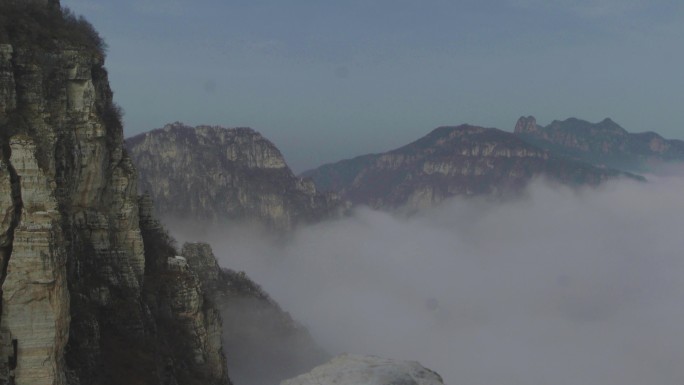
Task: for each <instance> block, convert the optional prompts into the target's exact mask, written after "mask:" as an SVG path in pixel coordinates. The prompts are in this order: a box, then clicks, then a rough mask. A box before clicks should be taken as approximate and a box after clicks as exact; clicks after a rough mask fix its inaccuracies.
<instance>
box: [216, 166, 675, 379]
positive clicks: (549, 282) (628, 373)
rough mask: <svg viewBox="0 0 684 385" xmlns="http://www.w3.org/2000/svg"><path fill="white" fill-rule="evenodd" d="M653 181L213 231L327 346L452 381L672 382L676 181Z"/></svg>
mask: <svg viewBox="0 0 684 385" xmlns="http://www.w3.org/2000/svg"><path fill="white" fill-rule="evenodd" d="M671 174H677V173H671ZM679 175H681V173H679ZM651 179H652V180H653V181H654V182H651V183H646V184H644V183H636V182H630V181H620V182H615V183H611V184H609V185H606V186H605V187H603V188H601V189H598V190H585V191H582V192H579V193H578V192H573V191H570V190H566V189H563V188H553V187H549V186H547V185H545V184H544V183H541V182H539V183H536V184H535V185H534V186H533V187H532V188H531V189H530V190H529V194H528V195H527V197H526V198H525V199H522V200H519V201H516V202H508V203H502V204H491V203H485V202H483V201H477V200H475V201H463V200H454V201H451V202H449V203H447V204H445V205H443V206H440V207H438V208H436V209H435V210H432V211H427V212H423V213H421V214H420V215H417V216H414V217H411V218H398V217H395V216H392V215H389V214H386V213H381V212H375V211H371V210H364V209H361V210H358V211H357V212H356V213H355V215H354V216H352V217H350V218H347V219H344V220H339V221H332V222H329V223H324V224H320V225H317V226H312V227H307V228H303V229H301V230H300V231H298V232H297V233H296V234H295V235H294V236H293V237H292V238H290V239H288V240H284V241H283V240H281V241H274V242H273V243H269V242H268V241H266V240H265V238H264V236H263V234H262V235H255V234H254V233H253V232H251V231H250V230H246V229H242V230H240V228H234V229H229V230H226V229H215V230H216V233H215V234H213V235H208V236H207V237H208V239H209V240H210V241H213V246H214V251H215V254H216V255H218V256H222V259H221V263H222V264H223V265H225V266H228V267H231V268H234V269H239V270H246V271H247V273H248V274H249V275H251V276H252V278H254V279H255V280H256V281H257V282H259V283H260V284H262V285H263V286H264V287H265V288H266V289H267V290H268V291H269V292H270V293H271V294H272V295H273V297H275V298H276V299H277V300H278V301H280V303H281V305H283V307H284V308H285V309H286V310H288V311H290V312H291V313H292V314H293V316H295V317H296V318H298V319H300V320H301V321H303V322H304V323H305V324H307V325H308V326H309V327H310V330H311V331H312V332H313V334H314V335H315V336H316V337H317V338H318V339H319V340H320V342H321V343H322V344H323V345H324V346H325V347H326V348H328V349H329V350H331V351H333V352H341V351H347V352H355V353H372V354H379V355H383V356H389V357H396V358H402V359H414V360H419V361H421V362H422V363H423V364H424V365H426V366H427V367H431V368H433V369H435V370H437V371H438V372H439V373H440V374H442V375H443V376H444V377H445V381H446V383H452V384H455V383H463V384H490V385H499V384H501V385H504V384H506V385H511V384H531V383H538V384H542V383H553V384H560V385H564V384H568V385H571V384H572V385H576V384H602V385H618V384H620V385H641V384H645V383H649V384H662V385H674V384H680V383H682V381H684V368H682V366H681V365H680V364H681V363H680V362H679V361H680V358H681V357H684V307H682V306H681V298H684V258H683V257H682V250H684V238H683V237H681V230H682V228H684V204H683V202H682V197H681V191H684V178H681V177H678V176H674V177H652V178H651Z"/></svg>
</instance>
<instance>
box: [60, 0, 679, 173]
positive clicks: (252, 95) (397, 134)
mask: <svg viewBox="0 0 684 385" xmlns="http://www.w3.org/2000/svg"><path fill="white" fill-rule="evenodd" d="M62 5H64V6H67V7H69V8H71V9H72V10H73V11H74V12H76V13H77V14H82V15H84V16H86V17H87V18H88V19H89V20H90V21H91V22H92V23H93V25H94V26H95V27H96V28H97V29H98V31H100V33H101V35H102V36H103V37H104V38H105V40H106V41H107V43H108V45H109V51H108V57H107V68H108V70H109V73H110V81H111V86H112V88H113V90H114V93H115V95H114V97H115V101H116V102H117V103H118V104H119V105H121V106H122V107H123V109H124V111H125V117H124V124H125V133H126V135H127V136H131V135H134V134H137V133H141V132H144V131H148V130H151V129H154V128H158V127H162V126H163V125H164V124H166V123H170V122H174V121H182V122H184V123H186V124H189V125H198V124H211V125H222V126H226V127H237V126H248V127H252V128H254V129H256V130H257V131H259V132H261V133H262V134H263V135H264V136H266V137H267V138H269V139H270V140H271V141H273V142H274V143H275V145H276V146H278V147H279V148H280V150H281V151H282V152H283V154H284V155H285V159H286V160H287V162H288V164H289V165H290V166H291V167H292V168H293V169H294V170H295V171H296V172H300V171H304V170H306V169H308V168H313V167H316V166H318V165H320V164H322V163H325V162H332V161H337V160H340V159H343V158H349V157H353V156H356V155H361V154H365V153H369V152H381V151H386V150H389V149H392V148H395V147H398V146H400V145H403V144H406V143H408V142H411V141H413V140H415V139H417V138H419V137H421V136H423V135H425V134H426V133H427V132H429V131H430V130H432V129H433V128H435V127H437V126H440V125H458V124H462V123H470V124H476V125H482V126H487V127H497V128H500V129H503V130H508V131H511V130H512V129H513V127H514V125H515V122H516V120H517V118H518V117H519V116H521V115H530V114H531V115H534V116H536V117H537V121H538V123H540V124H542V125H546V124H548V123H550V122H551V121H552V120H554V119H566V118H568V117H577V118H580V119H585V120H589V121H593V122H597V121H600V120H602V119H603V118H606V117H610V118H612V119H613V120H615V121H616V122H617V123H618V124H620V125H622V126H623V127H624V128H625V129H627V130H628V131H631V132H638V131H648V130H652V131H656V132H658V133H660V134H661V135H663V136H665V137H667V138H678V139H684V108H682V101H683V100H684V76H683V74H682V69H684V50H683V49H682V48H683V47H682V46H683V44H682V43H683V42H684V3H682V2H681V1H676V0H650V1H645V0H574V1H572V0H568V1H562V0H546V1H544V0H462V1H447V0H421V1H417V0H364V1H360V0H347V1H340V0H335V1H333V0H318V1H313V0H291V1H285V0H232V1H225V0H223V1H219V0H193V1H190V0H164V1H162V0H137V1H131V0H119V1H114V2H113V1H105V0H62Z"/></svg>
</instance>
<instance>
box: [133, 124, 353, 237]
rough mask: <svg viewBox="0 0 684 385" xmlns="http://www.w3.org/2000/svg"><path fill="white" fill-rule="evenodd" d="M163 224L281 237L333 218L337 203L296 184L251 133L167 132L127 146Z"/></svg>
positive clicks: (177, 128)
mask: <svg viewBox="0 0 684 385" xmlns="http://www.w3.org/2000/svg"><path fill="white" fill-rule="evenodd" d="M126 147H127V149H128V151H129V153H130V155H131V158H132V159H133V163H134V164H135V166H136V168H137V169H138V171H139V173H140V188H141V190H143V191H148V192H149V193H150V194H151V195H152V198H153V199H154V202H155V208H156V210H157V212H158V213H159V214H160V215H161V216H162V217H163V219H164V220H174V219H176V220H183V221H200V222H207V221H208V222H211V223H221V222H228V221H235V220H256V221H258V222H260V223H262V224H266V225H268V226H271V227H275V228H279V229H290V228H292V227H293V226H295V225H296V224H299V223H306V222H312V221H317V220H321V219H324V218H328V217H331V216H335V215H337V214H338V213H339V212H340V210H341V209H343V206H344V205H343V204H342V202H341V201H340V200H339V199H338V198H337V197H336V196H335V195H334V194H321V193H318V192H317V191H316V188H315V187H314V184H313V183H312V182H311V181H308V180H303V179H300V178H297V177H296V176H294V174H293V173H292V171H291V170H290V169H289V167H288V166H287V164H285V160H284V159H283V156H282V155H281V153H280V151H278V149H277V148H276V147H275V146H274V145H273V143H271V142H270V141H268V140H267V139H266V138H264V137H263V136H261V134H259V133H258V132H256V131H254V130H252V129H250V128H234V129H228V128H222V127H216V126H199V127H194V128H193V127H188V126H185V125H183V124H181V123H174V124H169V125H166V126H165V127H164V128H161V129H157V130H153V131H150V132H147V133H144V134H140V135H137V136H135V137H132V138H129V139H127V140H126Z"/></svg>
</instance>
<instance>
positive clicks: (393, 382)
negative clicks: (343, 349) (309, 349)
mask: <svg viewBox="0 0 684 385" xmlns="http://www.w3.org/2000/svg"><path fill="white" fill-rule="evenodd" d="M397 384H401V385H444V382H443V381H442V377H440V375H439V374H437V373H435V372H433V371H432V370H430V369H426V368H424V367H423V366H422V365H420V364H419V363H418V362H414V361H396V360H389V359H385V358H380V357H375V356H360V355H351V354H343V355H341V356H337V357H335V358H333V359H332V360H331V361H330V362H328V363H326V364H323V365H321V366H317V367H316V368H314V369H313V370H311V371H310V372H308V373H305V374H302V375H300V376H297V377H295V378H292V379H290V380H286V381H283V382H281V383H280V385H397Z"/></svg>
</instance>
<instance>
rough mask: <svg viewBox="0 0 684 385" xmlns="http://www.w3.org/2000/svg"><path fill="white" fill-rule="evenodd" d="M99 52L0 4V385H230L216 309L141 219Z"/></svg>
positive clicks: (76, 33)
mask: <svg viewBox="0 0 684 385" xmlns="http://www.w3.org/2000/svg"><path fill="white" fill-rule="evenodd" d="M103 47H104V44H103V42H102V40H101V39H100V38H99V36H97V33H96V32H95V31H94V30H93V29H92V27H91V26H90V24H88V23H87V22H86V21H85V20H83V19H82V18H76V17H74V16H73V15H71V14H70V13H68V12H63V11H62V10H61V9H60V7H59V4H58V3H56V2H54V1H35V2H18V1H1V2H0V218H1V219H0V221H1V222H0V265H1V266H2V270H1V275H0V282H1V283H2V296H1V309H2V312H1V314H0V351H2V356H3V357H4V358H3V360H1V361H0V383H14V384H110V383H112V384H113V383H117V384H121V383H127V384H155V383H159V384H162V383H163V384H177V383H182V384H194V383H197V384H199V383H201V384H227V383H229V381H228V377H227V374H226V370H225V361H224V358H223V354H222V352H221V347H220V338H217V337H216V336H217V335H218V334H220V330H221V324H220V319H219V318H218V317H217V312H216V311H215V310H212V309H210V308H208V307H207V306H205V303H204V302H203V300H204V299H203V295H202V288H201V286H200V284H199V281H198V279H197V277H196V275H195V274H194V273H193V272H192V271H191V270H176V269H175V266H172V265H171V264H169V263H168V260H167V255H166V254H168V253H173V247H172V246H171V244H170V241H169V239H168V237H164V234H163V231H162V230H160V228H159V227H158V226H156V224H155V221H154V220H152V219H151V218H149V217H146V215H147V214H146V213H147V212H148V211H149V210H148V209H144V210H143V211H142V214H143V215H142V218H141V210H140V209H141V207H140V205H139V202H138V197H137V176H136V172H135V169H134V167H133V164H132V163H131V161H130V159H129V158H128V156H127V155H126V153H125V150H124V148H123V134H122V128H121V123H120V120H119V111H118V108H117V106H116V105H115V104H114V103H113V102H112V92H111V90H110V88H109V84H108V80H107V72H106V70H105V69H104V66H103V63H104V52H103ZM143 208H144V207H143ZM141 219H142V221H141ZM170 341H171V342H170ZM217 341H218V345H217V344H216V342H217ZM5 357H8V359H5Z"/></svg>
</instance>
